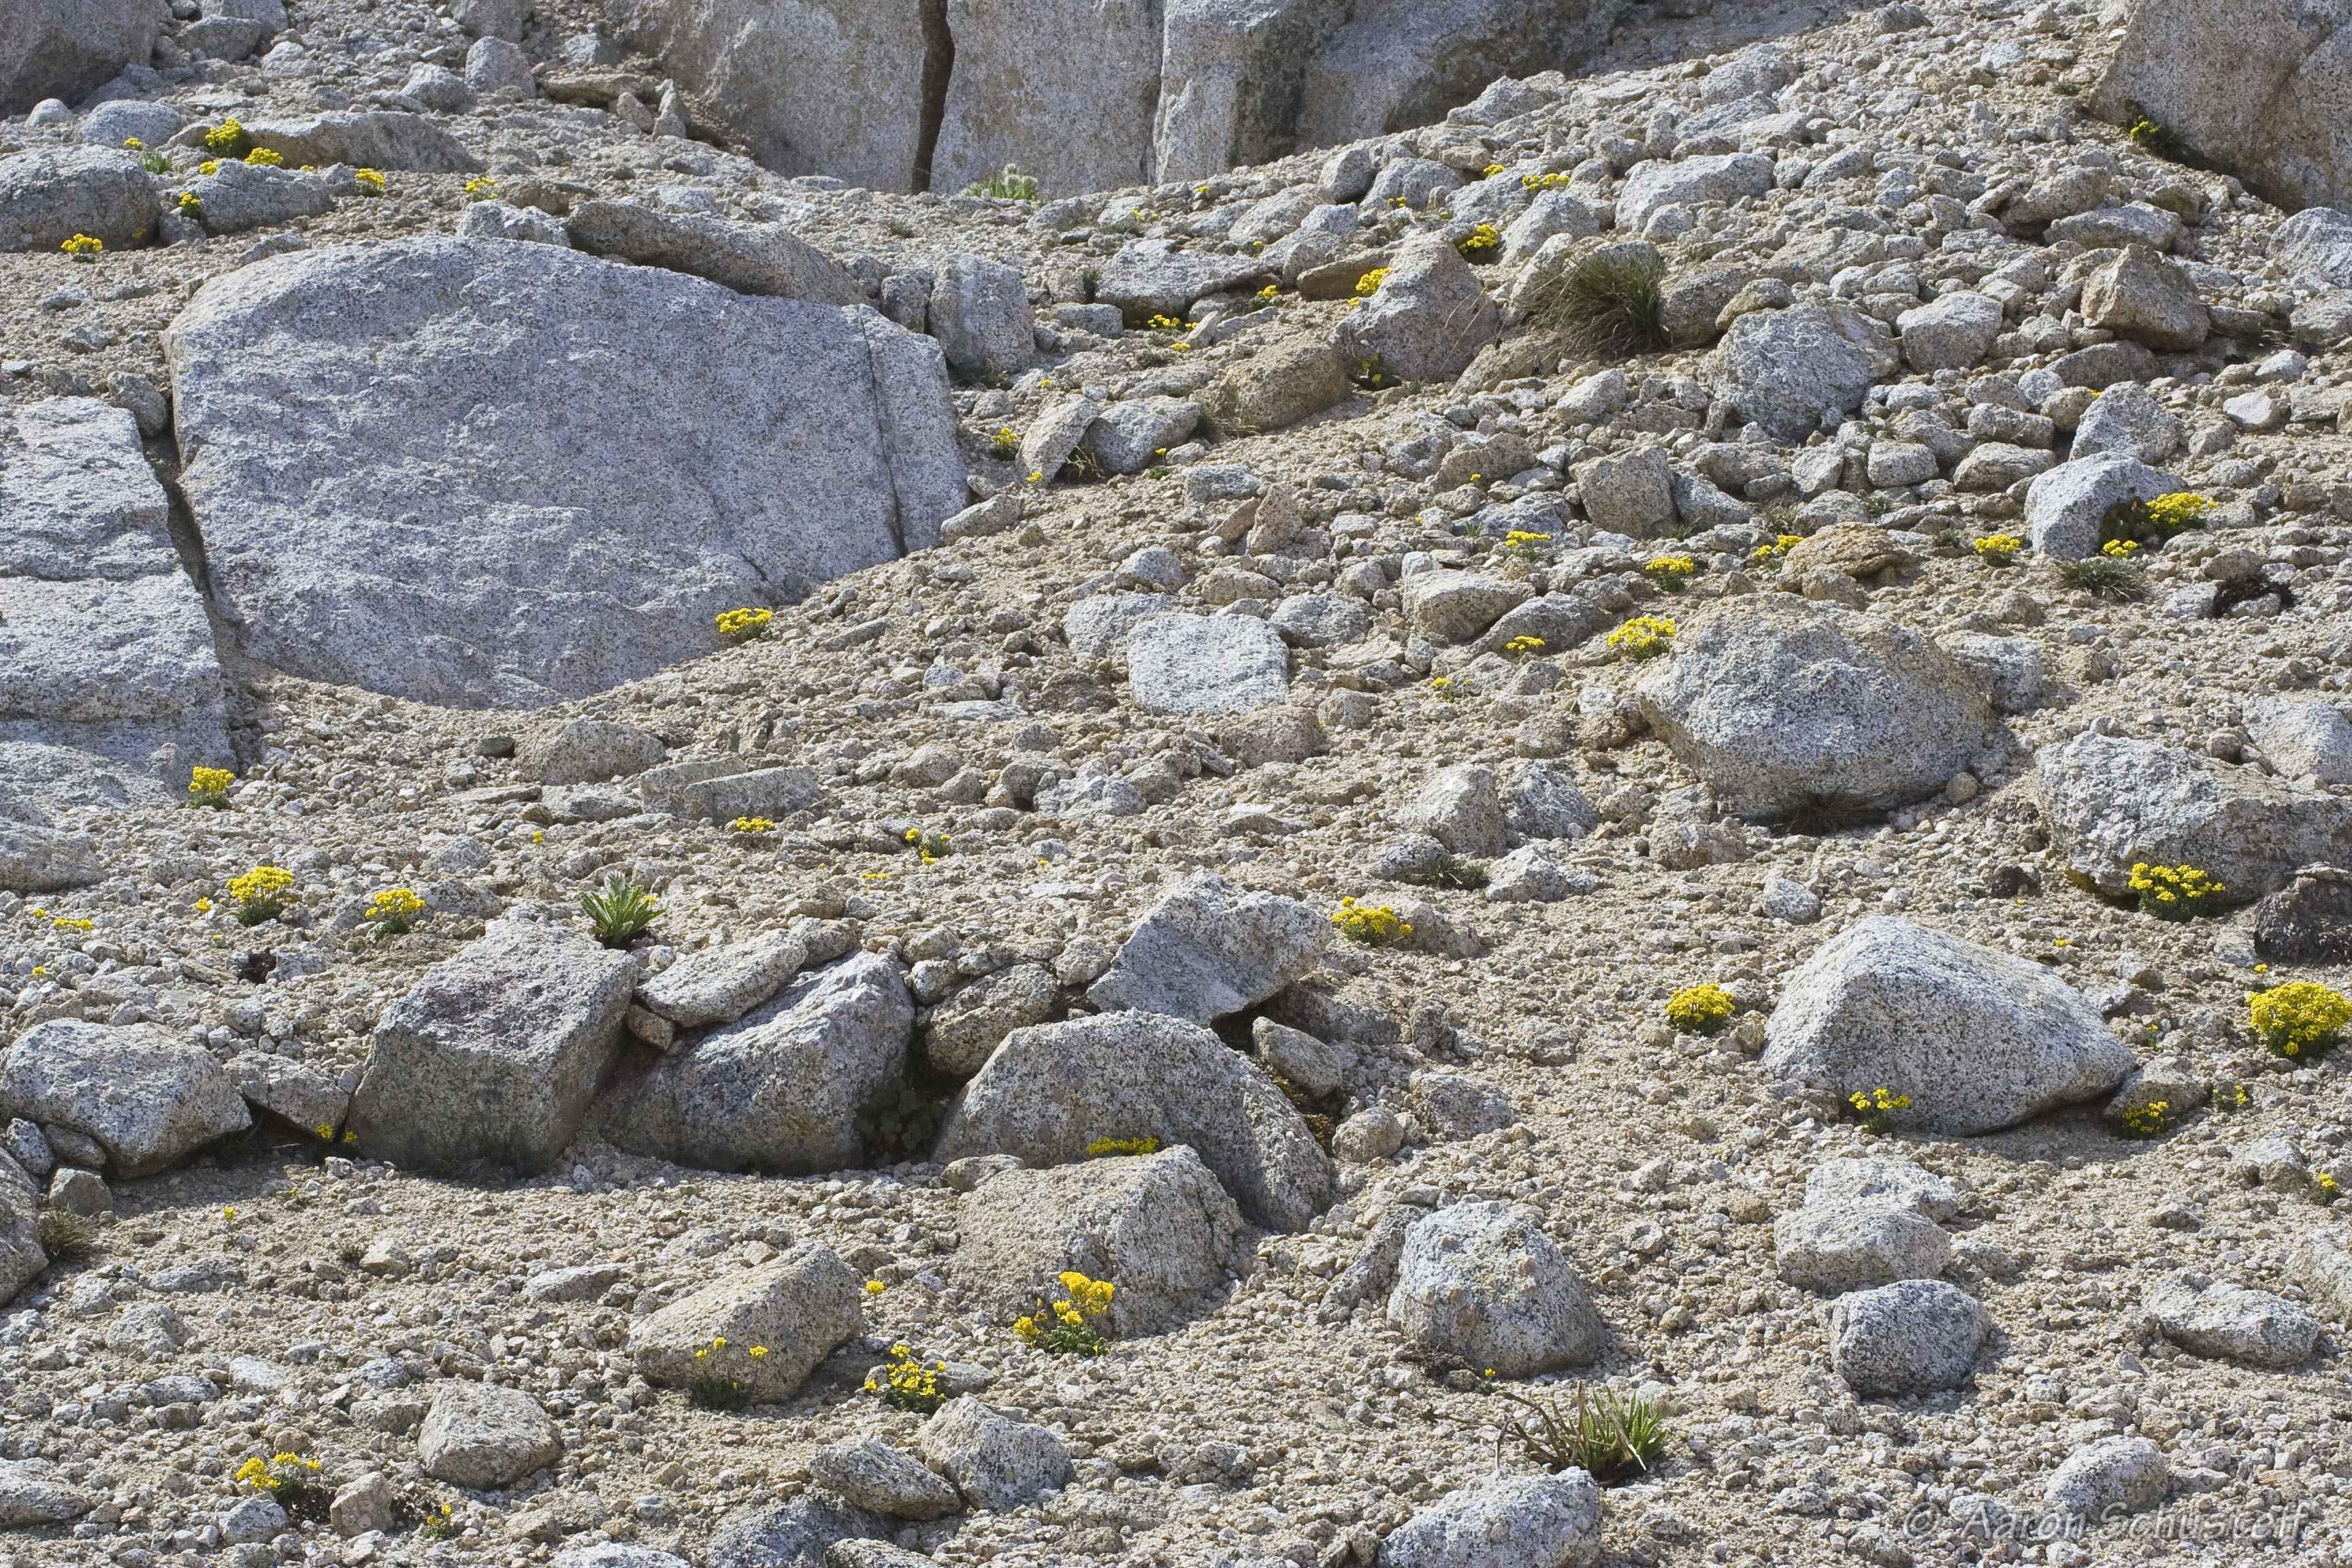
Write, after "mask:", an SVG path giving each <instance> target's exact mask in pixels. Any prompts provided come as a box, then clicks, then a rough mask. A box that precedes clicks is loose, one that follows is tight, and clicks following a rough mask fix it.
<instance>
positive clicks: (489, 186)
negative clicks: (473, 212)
mask: <svg viewBox="0 0 2352 1568" xmlns="http://www.w3.org/2000/svg"><path fill="white" fill-rule="evenodd" d="M498 194H499V183H498V182H497V181H496V180H493V179H492V178H490V177H489V176H488V174H477V175H475V176H474V177H473V178H472V179H470V180H467V182H466V199H467V201H469V202H486V201H488V200H489V199H490V198H491V197H493V196H495V195H498Z"/></svg>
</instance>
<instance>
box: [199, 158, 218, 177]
mask: <svg viewBox="0 0 2352 1568" xmlns="http://www.w3.org/2000/svg"><path fill="white" fill-rule="evenodd" d="M220 166H221V161H220V160H219V159H218V158H207V159H205V161H204V162H203V163H199V164H197V165H196V173H197V174H219V173H220Z"/></svg>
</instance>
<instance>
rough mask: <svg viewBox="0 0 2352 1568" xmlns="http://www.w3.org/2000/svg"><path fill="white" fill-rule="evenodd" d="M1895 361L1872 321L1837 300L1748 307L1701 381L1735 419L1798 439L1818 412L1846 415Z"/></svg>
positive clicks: (1896, 354) (1815, 422) (1889, 341)
mask: <svg viewBox="0 0 2352 1568" xmlns="http://www.w3.org/2000/svg"><path fill="white" fill-rule="evenodd" d="M1900 363H1902V355H1901V353H1900V351H1899V350H1898V349H1897V347H1896V345H1895V340H1894V338H1893V337H1892V336H1891V335H1890V334H1889V333H1888V332H1887V331H1886V329H1885V327H1884V326H1883V325H1882V324H1881V323H1879V322H1878V321H1874V320H1873V319H1872V318H1870V317H1868V316H1865V315H1864V314H1863V313H1862V312H1861V311H1860V310H1855V309H1854V308H1853V307H1852V306H1850V305H1846V304H1843V303H1832V304H1827V305H1820V304H1812V303H1806V304H1801V305H1797V306H1793V307H1791V308H1790V309H1788V310H1750V311H1748V313H1747V314H1745V315H1743V316H1741V317H1740V318H1739V319H1738V321H1733V322H1732V323H1731V330H1730V331H1728V332H1727V333H1725V334H1724V338H1723V342H1721V343H1720V344H1718V345H1717V348H1716V350H1715V352H1714V353H1712V354H1711V355H1710V356H1709V357H1708V360H1707V368H1706V379H1707V380H1708V382H1709V383H1710V384H1712V386H1713V387H1714V389H1715V392H1716V394H1717V395H1718V396H1721V397H1724V398H1727V399H1728V400H1730V402H1731V403H1732V405H1734V407H1736V408H1737V409H1738V414H1739V417H1741V418H1742V419H1746V420H1750V421H1753V422H1754V423H1756V424H1759V425H1761V426H1764V428H1765V429H1766V430H1768V431H1769V432H1771V433H1772V434H1773V435H1774V436H1776V437H1780V439H1781V440H1783V441H1801V440H1803V439H1804V438H1805V437H1806V436H1807V435H1809V434H1810V433H1811V431H1813V430H1814V429H1816V428H1817V427H1819V426H1820V425H1821V422H1822V415H1824V414H1831V413H1834V414H1837V415H1841V416H1843V415H1846V414H1851V413H1853V411H1854V410H1855V409H1857V408H1860V407H1861V406H1862V399H1863V395H1864V394H1865V393H1867V392H1868V391H1869V390H1870V388H1871V387H1872V385H1873V384H1875V383H1878V382H1881V381H1884V380H1885V379H1886V377H1887V376H1888V375H1890V374H1893V373H1894V371H1895V366H1896V365H1898V364H1900Z"/></svg>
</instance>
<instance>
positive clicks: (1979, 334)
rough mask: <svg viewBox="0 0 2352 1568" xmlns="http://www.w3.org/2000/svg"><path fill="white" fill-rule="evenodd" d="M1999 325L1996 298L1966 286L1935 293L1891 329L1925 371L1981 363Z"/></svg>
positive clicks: (1906, 356)
mask: <svg viewBox="0 0 2352 1568" xmlns="http://www.w3.org/2000/svg"><path fill="white" fill-rule="evenodd" d="M2000 327H2001V312H2000V301H1999V300H1993V299H1990V298H1989V297H1987V296H1985V295H1983V294H1978V293H1974V292H1971V291H1970V290H1969V289H1954V290H1953V291H1952V292H1950V293H1948V294H1942V295H1938V296H1937V298H1936V299H1935V300H1932V301H1930V302H1929V303H1927V304H1925V305H1922V306H1920V307H1919V308H1918V309H1916V310H1906V311H1904V312H1903V313H1902V314H1901V315H1900V316H1897V317H1896V318H1895V331H1897V332H1900V333H1901V334H1902V335H1903V358H1904V359H1905V361H1906V362H1907V363H1909V364H1910V366H1911V368H1912V369H1913V370H1916V371H1927V372H1934V371H1939V370H1967V369H1969V368H1970V367H1971V366H1974V365H1979V364H1982V363H1984V361H1985V356H1986V355H1988V354H1990V353H1992V342H1993V340H1994V339H1995V338H1997V337H1999V336H2000ZM1929 477H1930V478H1932V477H1933V476H1932V475H1931V476H1929Z"/></svg>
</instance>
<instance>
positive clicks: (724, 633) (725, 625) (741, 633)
mask: <svg viewBox="0 0 2352 1568" xmlns="http://www.w3.org/2000/svg"><path fill="white" fill-rule="evenodd" d="M775 618H776V613H775V612H774V611H773V610H767V609H757V608H754V609H744V610H726V611H722V612H721V613H720V614H719V636H720V637H725V638H726V639H727V640H728V641H729V642H731V643H735V644H738V645H739V646H740V644H743V643H747V642H750V641H751V640H752V639H753V638H754V637H758V636H760V635H761V633H762V632H765V631H766V630H767V629H768V623H769V622H770V621H772V620H774V619H775Z"/></svg>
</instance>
